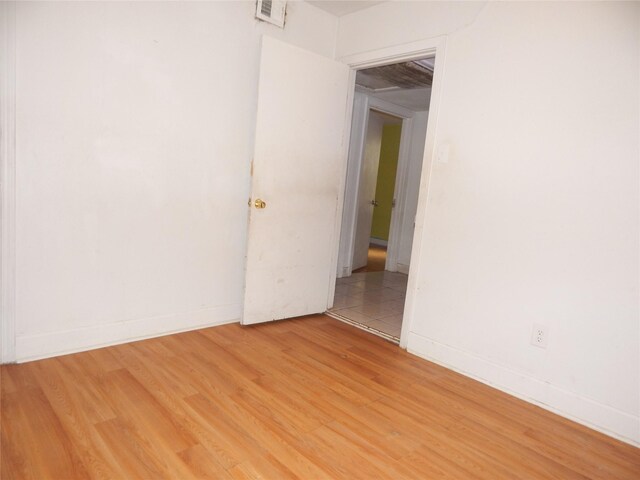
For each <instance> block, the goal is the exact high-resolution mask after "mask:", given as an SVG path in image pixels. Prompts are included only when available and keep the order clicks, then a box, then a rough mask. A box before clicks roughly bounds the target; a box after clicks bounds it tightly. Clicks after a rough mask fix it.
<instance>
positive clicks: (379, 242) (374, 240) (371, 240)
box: [369, 237, 389, 247]
mask: <svg viewBox="0 0 640 480" xmlns="http://www.w3.org/2000/svg"><path fill="white" fill-rule="evenodd" d="M388 243H389V242H388V241H387V240H382V239H381V238H375V237H370V238H369V244H373V245H378V246H380V247H386V246H387V244H388Z"/></svg>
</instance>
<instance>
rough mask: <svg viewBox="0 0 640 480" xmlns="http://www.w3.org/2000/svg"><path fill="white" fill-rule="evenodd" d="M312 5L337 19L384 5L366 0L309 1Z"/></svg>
mask: <svg viewBox="0 0 640 480" xmlns="http://www.w3.org/2000/svg"><path fill="white" fill-rule="evenodd" d="M307 2H308V3H310V4H311V5H313V6H315V7H318V8H320V9H322V10H324V11H325V12H329V13H331V14H332V15H335V16H336V17H342V16H343V15H347V14H349V13H353V12H357V11H358V10H364V9H365V8H369V7H373V6H374V5H377V4H379V3H383V2H381V1H378V2H370V1H364V0H356V1H351V0H344V1H340V0H315V1H311V0H307Z"/></svg>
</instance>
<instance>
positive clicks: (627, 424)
mask: <svg viewBox="0 0 640 480" xmlns="http://www.w3.org/2000/svg"><path fill="white" fill-rule="evenodd" d="M407 351H408V352H410V353H413V354H414V355H417V356H419V357H422V358H424V359H426V360H429V361H431V362H434V363H437V364H439V365H442V366H443V367H446V368H449V369H451V370H454V371H456V372H458V373H461V374H463V375H466V376H468V377H471V378H473V379H475V380H478V381H480V382H482V383H485V384H487V385H490V386H492V387H494V388H497V389H499V390H502V391H504V392H506V393H509V394H511V395H513V396H515V397H518V398H520V399H522V400H525V401H527V402H529V403H533V404H535V405H538V406H540V407H542V408H544V409H545V410H549V411H551V412H553V413H557V414H558V415H561V416H563V417H566V418H569V419H571V420H573V421H575V422H577V423H580V424H582V425H585V426H587V427H590V428H593V429H594V430H598V431H600V432H602V433H604V434H606V435H609V436H611V437H614V438H617V439H619V440H622V441H624V442H626V443H629V444H631V445H634V446H640V417H635V416H633V415H631V414H629V413H625V412H622V411H620V410H617V409H615V408H612V407H609V406H607V405H604V404H602V403H599V402H596V401H594V400H591V399H588V398H584V397H581V396H579V395H576V394H575V393H572V392H569V391H567V390H564V389H562V388H560V387H557V386H554V385H550V384H548V383H546V382H543V381H541V380H538V379H536V378H533V377H529V376H527V375H523V374H522V373H518V372H515V371H513V370H509V369H508V368H505V367H504V366H501V365H496V364H494V363H492V362H490V361H488V360H486V359H485V358H482V357H478V356H477V355H474V354H472V353H470V352H466V351H463V350H459V349H457V348H454V347H451V346H448V345H445V344H442V343H439V342H436V341H434V340H431V339H429V338H426V337H423V336H421V335H418V334H416V333H413V332H410V333H409V340H408V343H407Z"/></svg>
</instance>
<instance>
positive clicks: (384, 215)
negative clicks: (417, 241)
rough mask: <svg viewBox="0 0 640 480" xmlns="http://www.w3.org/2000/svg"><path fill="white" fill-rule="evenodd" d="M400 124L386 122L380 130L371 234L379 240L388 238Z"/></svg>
mask: <svg viewBox="0 0 640 480" xmlns="http://www.w3.org/2000/svg"><path fill="white" fill-rule="evenodd" d="M401 130H402V124H396V125H394V124H387V125H385V126H384V128H383V130H382V146H381V148H380V163H379V165H378V180H377V182H376V197H375V198H376V201H377V202H378V206H377V207H375V208H374V209H373V221H372V222H371V236H372V237H374V238H378V239H380V240H389V224H390V223H391V209H392V207H391V203H392V202H393V190H394V188H395V184H396V170H397V168H398V151H399V150H400V132H401Z"/></svg>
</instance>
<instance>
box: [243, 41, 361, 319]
mask: <svg viewBox="0 0 640 480" xmlns="http://www.w3.org/2000/svg"><path fill="white" fill-rule="evenodd" d="M348 90H349V67H347V66H346V65H344V64H341V63H338V62H335V61H333V60H330V59H328V58H325V57H322V56H319V55H316V54H314V53H311V52H308V51H306V50H303V49H300V48H297V47H293V46H291V45H288V44H286V43H283V42H280V41H278V40H274V39H273V38H270V37H266V36H265V37H263V39H262V57H261V61H260V82H259V87H258V114H257V120H256V140H255V150H254V157H253V165H252V185H251V200H250V213H249V228H248V244H247V258H246V272H245V273H246V275H245V291H244V311H243V316H242V322H241V323H242V324H244V325H247V324H253V323H259V322H266V321H269V320H277V319H282V318H290V317H295V316H300V315H307V314H312V313H319V312H324V311H325V310H326V309H327V301H328V297H329V290H330V286H331V285H332V279H333V278H332V277H335V265H334V262H333V253H334V251H335V248H334V247H335V245H334V243H335V238H336V232H335V228H336V225H337V222H336V215H337V207H338V196H339V188H340V185H341V176H342V175H343V174H344V164H345V149H344V148H343V141H344V140H345V139H344V136H345V132H346V130H345V120H346V116H347V97H348ZM261 201H262V202H264V204H261V203H260V202H261ZM256 203H257V207H256ZM263 205H264V208H258V207H262V206H263Z"/></svg>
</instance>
